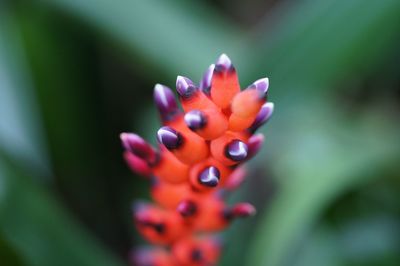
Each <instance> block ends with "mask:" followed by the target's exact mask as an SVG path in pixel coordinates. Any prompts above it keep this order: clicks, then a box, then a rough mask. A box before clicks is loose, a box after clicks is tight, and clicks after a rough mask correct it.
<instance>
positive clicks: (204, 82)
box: [200, 64, 215, 95]
mask: <svg viewBox="0 0 400 266" xmlns="http://www.w3.org/2000/svg"><path fill="white" fill-rule="evenodd" d="M214 69H215V65H214V64H212V65H210V66H209V67H208V69H207V70H206V72H205V73H204V75H203V78H202V79H201V82H200V89H201V90H202V91H203V92H204V93H205V94H207V95H210V90H211V80H212V75H213V73H214Z"/></svg>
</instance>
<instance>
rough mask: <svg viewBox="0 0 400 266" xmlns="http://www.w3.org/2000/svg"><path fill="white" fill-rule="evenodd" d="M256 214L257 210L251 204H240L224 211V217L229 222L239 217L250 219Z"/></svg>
mask: <svg viewBox="0 0 400 266" xmlns="http://www.w3.org/2000/svg"><path fill="white" fill-rule="evenodd" d="M255 214H256V209H255V208H254V206H253V205H251V204H250V203H238V204H236V205H235V206H234V207H232V208H228V209H226V210H225V211H224V217H225V218H226V219H227V220H232V219H234V218H239V217H249V216H253V215H255Z"/></svg>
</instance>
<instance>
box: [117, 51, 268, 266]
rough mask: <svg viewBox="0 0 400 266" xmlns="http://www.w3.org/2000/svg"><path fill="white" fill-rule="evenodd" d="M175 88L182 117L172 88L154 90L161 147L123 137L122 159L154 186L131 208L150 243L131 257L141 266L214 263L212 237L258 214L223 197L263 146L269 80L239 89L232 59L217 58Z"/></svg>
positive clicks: (215, 245)
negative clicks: (198, 75)
mask: <svg viewBox="0 0 400 266" xmlns="http://www.w3.org/2000/svg"><path fill="white" fill-rule="evenodd" d="M176 90H177V93H178V97H179V101H180V103H181V106H182V109H183V111H184V112H182V111H181V109H180V108H179V107H178V104H177V101H176V99H175V96H174V93H173V92H172V91H171V89H169V88H168V87H166V86H164V85H161V84H157V85H156V86H155V88H154V101H155V104H156V107H157V109H158V111H159V113H160V117H161V120H162V123H163V126H162V127H161V128H160V129H159V130H158V131H157V140H158V142H159V147H158V148H154V147H153V146H151V145H150V144H149V143H148V142H146V141H145V140H144V139H143V138H141V137H140V136H138V135H136V134H133V133H122V134H121V140H122V144H123V147H124V149H125V152H124V158H125V160H126V162H127V164H128V166H129V167H130V168H131V169H132V171H133V172H135V173H137V174H139V175H142V176H145V177H148V178H149V179H150V180H151V189H150V194H151V198H152V200H153V201H154V203H143V202H140V203H137V204H135V205H134V208H133V220H134V223H135V225H136V227H137V229H138V231H139V232H140V233H141V235H142V236H143V237H144V238H145V239H146V240H147V241H149V242H150V243H152V244H153V245H155V247H151V248H144V249H139V250H137V251H136V252H135V253H134V255H133V256H132V262H133V264H134V265H138V266H144V265H146V266H147V265H152V266H192V265H193V266H210V265H215V264H216V263H217V260H218V257H219V254H220V250H221V244H220V241H219V240H218V238H216V237H215V236H214V235H212V234H213V233H216V232H219V231H221V230H223V229H224V228H226V227H227V226H229V224H230V223H231V222H232V221H233V220H234V219H236V218H239V217H247V216H250V215H253V214H255V208H254V207H253V206H252V205H251V204H249V203H237V204H236V205H233V206H228V205H227V204H226V203H225V201H224V197H225V195H226V194H227V192H229V191H233V190H234V189H236V188H237V187H239V186H240V184H241V183H242V182H243V180H244V178H245V175H246V171H245V168H244V166H243V165H242V164H241V163H243V162H245V161H247V160H249V159H250V158H252V157H253V156H254V155H256V154H257V152H258V151H259V150H260V148H261V146H262V143H263V141H264V136H263V135H262V134H255V132H256V130H257V129H258V128H259V127H260V126H261V125H263V124H264V123H265V122H266V121H267V120H268V119H269V118H270V116H271V114H272V112H273V107H274V105H273V103H270V102H267V101H266V98H267V97H266V96H267V91H268V78H263V79H259V80H257V81H255V82H254V83H253V84H251V85H250V86H248V87H247V88H246V89H245V90H242V91H241V90H240V85H239V80H238V76H237V74H236V70H235V68H234V66H233V65H232V62H231V60H230V59H229V58H228V57H227V56H226V55H225V54H222V55H221V56H220V57H219V58H218V60H217V62H216V63H215V64H212V65H211V66H210V67H209V68H208V69H207V71H206V72H205V74H204V77H203V78H202V80H201V82H200V85H199V86H197V85H196V84H194V83H193V82H192V81H191V80H190V79H188V78H186V77H182V76H178V77H177V80H176Z"/></svg>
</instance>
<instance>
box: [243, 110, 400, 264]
mask: <svg viewBox="0 0 400 266" xmlns="http://www.w3.org/2000/svg"><path fill="white" fill-rule="evenodd" d="M330 108H332V107H330ZM293 109H296V110H297V112H296V115H298V117H307V119H305V120H301V121H299V123H292V128H293V129H292V131H287V129H285V128H282V127H281V126H283V125H284V124H285V120H286V122H287V120H290V115H289V114H287V115H286V117H282V116H281V120H280V121H279V123H281V125H277V124H275V126H274V128H273V129H271V130H270V133H271V134H274V133H273V131H277V132H283V131H284V132H286V134H285V138H286V140H285V141H284V142H282V140H281V141H280V140H279V138H275V137H274V136H273V135H271V136H270V138H269V139H270V142H271V143H273V146H275V145H276V146H275V148H274V150H273V151H272V153H273V154H274V155H273V156H274V158H273V162H274V163H273V169H272V171H273V172H274V175H275V176H276V178H277V179H278V180H279V181H280V186H279V193H278V194H277V196H276V198H274V200H273V202H272V205H271V209H269V210H268V212H267V213H266V214H265V215H264V217H262V219H261V221H260V222H259V227H258V228H257V230H256V232H255V242H254V243H253V244H252V246H251V247H250V248H249V253H248V260H247V263H246V265H274V266H277V265H286V263H287V260H288V259H289V258H290V256H291V254H292V253H291V252H293V249H295V248H296V243H298V241H299V239H300V238H301V237H302V234H303V233H304V232H305V231H306V230H307V229H309V228H310V226H311V225H312V224H313V223H314V222H315V221H316V219H317V218H318V217H319V215H320V214H321V212H322V210H323V209H324V208H325V207H327V206H328V204H330V203H331V202H332V201H333V200H334V199H335V198H336V197H338V196H339V195H341V194H342V193H344V192H345V191H347V190H349V189H350V188H353V187H355V186H357V185H359V184H362V183H364V182H368V180H371V179H373V178H379V177H380V170H383V169H385V168H386V167H393V166H394V165H396V164H397V163H398V162H397V158H399V156H400V146H399V143H398V141H397V139H398V135H399V132H400V131H399V129H398V128H393V127H391V125H393V121H389V120H386V119H382V117H385V115H384V114H379V113H378V111H376V110H371V113H368V114H366V115H365V117H360V118H358V119H355V120H352V122H351V123H343V121H346V119H344V118H343V117H340V115H339V114H338V113H337V114H336V115H333V114H334V112H332V111H333V110H334V109H332V110H329V107H328V106H326V105H325V107H322V106H319V107H318V104H313V108H310V109H305V110H302V109H301V108H299V107H298V105H297V106H296V105H294V106H293ZM327 109H328V110H327ZM313 110H319V113H318V114H317V113H315V112H313ZM374 111H376V113H375V112H374ZM349 122H350V121H349ZM286 126H287V125H286ZM294 128H295V129H294ZM383 128H384V129H385V131H383V130H382V129H383ZM349 132H351V133H352V134H349ZM395 158H396V159H395Z"/></svg>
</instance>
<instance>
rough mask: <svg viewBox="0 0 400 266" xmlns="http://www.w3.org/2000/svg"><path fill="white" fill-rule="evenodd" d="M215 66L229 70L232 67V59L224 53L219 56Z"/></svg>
mask: <svg viewBox="0 0 400 266" xmlns="http://www.w3.org/2000/svg"><path fill="white" fill-rule="evenodd" d="M215 68H217V69H224V70H228V69H230V68H232V61H231V59H230V58H229V57H228V56H227V55H226V54H222V55H220V56H219V57H218V59H217V62H215Z"/></svg>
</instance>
